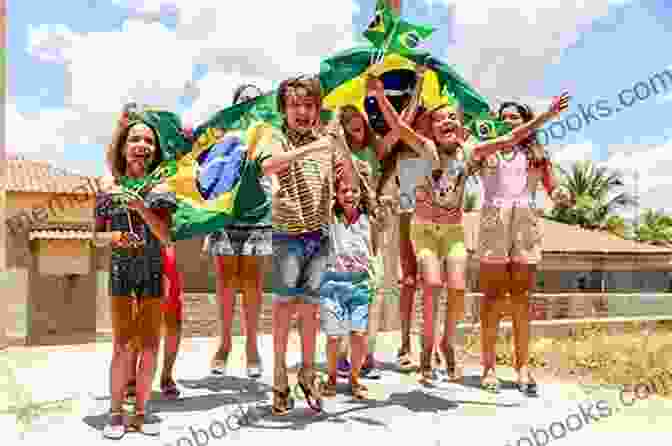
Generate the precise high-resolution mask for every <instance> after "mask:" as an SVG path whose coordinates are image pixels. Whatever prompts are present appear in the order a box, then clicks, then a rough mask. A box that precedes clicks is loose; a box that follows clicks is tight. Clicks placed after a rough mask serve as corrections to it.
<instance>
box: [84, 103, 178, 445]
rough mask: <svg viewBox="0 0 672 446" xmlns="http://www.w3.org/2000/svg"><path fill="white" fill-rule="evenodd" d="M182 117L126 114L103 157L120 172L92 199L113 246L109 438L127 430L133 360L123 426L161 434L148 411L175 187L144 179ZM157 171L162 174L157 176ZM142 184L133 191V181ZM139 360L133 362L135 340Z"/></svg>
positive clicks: (99, 230) (164, 154) (98, 234)
mask: <svg viewBox="0 0 672 446" xmlns="http://www.w3.org/2000/svg"><path fill="white" fill-rule="evenodd" d="M177 129H181V125H180V124H179V119H177V117H176V116H175V115H173V114H169V113H166V112H163V113H154V112H150V111H147V112H144V111H143V112H140V113H133V114H132V115H129V114H126V113H125V114H124V115H123V116H122V118H121V119H120V120H119V122H118V124H117V129H116V131H115V134H114V137H113V141H112V143H111V145H110V147H109V151H108V160H109V161H110V163H111V165H112V166H114V168H113V172H116V173H118V174H121V176H119V177H118V178H116V179H115V178H113V177H107V178H105V179H104V181H102V184H101V186H103V187H102V188H101V189H102V193H101V194H99V195H98V196H97V200H96V209H95V212H96V227H95V231H94V244H95V245H96V246H105V245H111V246H112V256H111V268H110V271H111V273H110V286H109V289H110V297H111V314H112V327H113V348H114V349H113V353H112V363H111V365H110V394H111V410H110V418H109V421H108V423H107V425H106V426H105V428H104V429H103V435H104V436H105V437H106V438H113V439H119V438H121V437H123V435H124V434H125V432H126V427H125V426H124V419H123V413H122V403H123V400H124V394H125V393H126V391H127V387H128V382H129V376H128V371H129V369H131V367H136V371H135V372H136V373H135V374H136V376H137V378H138V390H137V398H136V405H135V415H134V417H133V418H132V420H131V422H130V424H129V426H128V428H129V429H130V430H134V431H138V432H142V433H144V434H147V435H158V434H159V424H158V422H157V420H156V418H155V417H152V416H150V415H149V414H147V413H146V411H145V410H146V403H147V401H148V399H149V396H150V392H151V386H152V381H153V377H154V372H155V370H156V360H157V355H158V349H159V344H160V339H161V321H162V314H163V312H162V303H164V302H165V300H164V298H165V295H166V293H165V291H166V290H165V289H164V274H165V273H166V272H167V270H166V267H165V262H164V253H165V247H166V246H169V245H171V244H172V239H171V232H170V227H171V214H172V213H173V212H174V209H175V208H176V199H175V194H174V193H172V192H170V191H169V190H167V189H166V187H165V184H162V183H159V184H158V185H157V184H154V183H153V182H151V181H148V178H152V175H153V174H154V173H155V172H156V169H157V168H158V167H159V166H160V164H161V163H162V161H163V160H168V157H169V156H170V155H171V154H170V153H169V149H170V148H171V147H174V145H175V144H176V141H180V140H182V141H184V138H183V135H181V134H178V133H177ZM160 178H161V177H160V172H159V179H160ZM138 185H140V186H141V189H140V190H139V191H136V192H132V191H133V190H135V186H138ZM134 342H135V343H137V344H138V345H137V347H138V350H139V352H138V356H139V361H138V362H137V364H136V363H133V359H134V356H135V355H134V352H133V348H132V344H133V343H134Z"/></svg>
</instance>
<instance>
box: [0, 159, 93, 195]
mask: <svg viewBox="0 0 672 446" xmlns="http://www.w3.org/2000/svg"><path fill="white" fill-rule="evenodd" d="M90 178H92V177H86V176H83V175H74V174H70V173H68V172H66V171H65V170H63V169H58V168H56V167H54V166H52V165H50V164H49V163H47V162H44V161H29V160H22V159H9V160H7V176H6V184H7V189H6V190H7V191H10V192H46V193H76V194H82V193H87V191H88V190H89V189H88V188H83V187H81V186H82V185H83V184H86V182H87V179H90ZM73 191H74V192H73Z"/></svg>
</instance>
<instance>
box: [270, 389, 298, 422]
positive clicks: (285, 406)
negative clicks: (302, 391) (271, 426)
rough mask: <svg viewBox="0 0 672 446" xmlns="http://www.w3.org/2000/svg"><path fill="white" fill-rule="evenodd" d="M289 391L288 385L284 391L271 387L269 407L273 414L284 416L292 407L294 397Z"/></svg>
mask: <svg viewBox="0 0 672 446" xmlns="http://www.w3.org/2000/svg"><path fill="white" fill-rule="evenodd" d="M289 393H290V392H289V387H287V389H285V390H284V391H281V390H278V389H276V388H273V406H272V407H271V413H272V414H273V415H275V416H284V415H287V414H289V412H290V411H291V410H292V409H294V398H292V397H291V396H290V394H289Z"/></svg>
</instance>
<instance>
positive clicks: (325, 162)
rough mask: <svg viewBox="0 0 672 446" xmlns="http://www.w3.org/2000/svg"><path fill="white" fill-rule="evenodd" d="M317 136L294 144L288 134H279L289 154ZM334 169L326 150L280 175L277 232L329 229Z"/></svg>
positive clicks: (275, 206)
mask: <svg viewBox="0 0 672 446" xmlns="http://www.w3.org/2000/svg"><path fill="white" fill-rule="evenodd" d="M317 137H318V135H313V136H312V137H311V138H305V137H304V138H303V140H301V141H300V142H299V143H298V144H297V145H294V144H292V143H291V142H290V140H289V138H288V137H287V136H286V134H284V132H283V133H281V132H278V138H279V139H280V140H281V141H282V147H283V149H284V150H285V151H291V150H294V149H295V148H297V146H299V147H300V146H303V145H305V144H307V143H309V142H312V141H314V140H316V139H317ZM293 139H296V138H293ZM310 140H312V141H310ZM299 144H300V145H299ZM330 168H331V152H330V151H328V150H325V151H322V152H317V153H313V154H311V155H309V156H307V157H304V158H302V159H300V160H298V161H295V162H293V163H291V164H290V165H289V167H288V168H287V169H285V170H284V171H282V172H279V173H278V174H277V177H278V181H279V183H280V184H279V185H280V190H279V191H277V192H276V194H275V195H274V196H273V217H272V223H273V230H274V231H278V232H284V233H287V234H291V235H299V234H305V233H308V232H315V231H325V230H326V229H327V228H328V226H327V225H328V224H329V221H328V216H329V213H328V209H329V203H330V201H331V200H330V197H329V169H330Z"/></svg>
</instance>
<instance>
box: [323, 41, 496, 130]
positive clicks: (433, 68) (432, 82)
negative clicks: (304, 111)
mask: <svg viewBox="0 0 672 446" xmlns="http://www.w3.org/2000/svg"><path fill="white" fill-rule="evenodd" d="M377 51H378V50H377V49H376V48H374V47H370V46H367V47H359V48H353V49H349V50H345V51H342V52H340V53H338V54H336V55H334V56H332V57H330V58H328V59H325V60H324V61H323V62H322V65H321V68H320V81H321V83H322V89H323V92H324V100H323V107H325V108H327V109H330V110H335V109H336V108H338V107H342V106H344V105H347V104H352V105H354V106H356V107H357V108H359V110H360V111H362V112H363V111H364V99H365V98H366V78H367V77H368V76H369V75H374V76H378V77H388V78H394V77H399V78H408V77H409V73H411V74H413V73H415V70H416V66H417V65H418V64H422V65H425V66H426V67H427V71H426V72H425V76H424V81H423V82H424V83H423V85H422V103H423V105H424V106H425V107H427V108H435V107H437V106H439V105H441V104H443V103H446V102H451V101H452V100H454V99H456V100H457V101H458V102H459V103H460V104H461V106H462V108H463V109H464V113H465V119H467V120H470V119H473V118H474V117H476V116H479V115H481V114H482V113H488V112H489V109H490V108H489V105H488V102H487V100H486V99H485V98H484V97H483V96H481V94H479V93H478V92H477V91H476V90H475V89H474V88H473V87H472V86H471V85H470V84H469V83H468V82H467V81H466V80H464V78H462V76H460V74H459V73H458V72H457V71H456V70H455V69H454V68H453V67H452V66H450V65H448V64H447V63H445V62H442V61H440V60H438V59H436V58H435V57H433V56H432V55H431V54H430V53H429V52H427V51H417V52H413V53H412V54H408V55H406V56H402V55H400V54H397V53H390V54H387V55H386V56H385V57H384V59H383V60H382V62H381V63H378V64H375V65H371V63H370V61H371V57H372V55H374V54H375V53H376V52H377Z"/></svg>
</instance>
